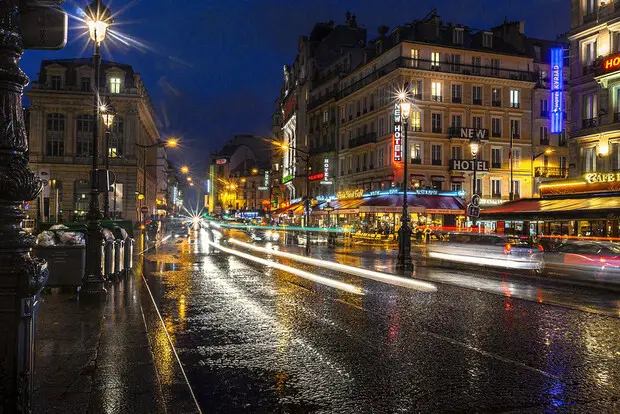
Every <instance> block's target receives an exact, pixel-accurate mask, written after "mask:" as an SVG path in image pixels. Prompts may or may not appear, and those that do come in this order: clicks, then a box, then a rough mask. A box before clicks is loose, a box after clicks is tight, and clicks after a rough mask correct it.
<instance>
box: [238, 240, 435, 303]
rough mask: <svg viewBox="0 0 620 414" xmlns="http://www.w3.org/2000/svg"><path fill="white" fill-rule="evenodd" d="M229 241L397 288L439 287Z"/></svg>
mask: <svg viewBox="0 0 620 414" xmlns="http://www.w3.org/2000/svg"><path fill="white" fill-rule="evenodd" d="M228 241H229V242H231V243H233V244H236V245H238V246H241V247H245V248H246V249H250V250H255V251H257V252H262V253H266V254H271V255H274V256H280V257H285V258H287V259H291V260H294V261H297V262H302V263H306V264H311V265H314V266H318V267H324V268H326V269H331V270H336V271H338V272H343V273H349V274H352V275H355V276H359V277H362V278H366V279H372V280H375V281H377V282H383V283H389V284H391V285H397V286H402V287H406V288H409V289H416V290H421V291H423V292H437V286H436V285H435V284H433V283H429V282H422V281H420V280H415V279H410V278H404V277H400V276H393V275H388V274H386V273H381V272H375V271H373V270H367V269H360V268H359V267H353V266H348V265H343V264H340V263H333V262H328V261H326V260H318V259H313V258H311V257H306V256H300V255H297V254H292V253H286V252H281V251H279V250H272V249H266V248H264V247H258V246H253V245H251V244H248V243H244V242H242V241H239V240H235V239H229V240H228Z"/></svg>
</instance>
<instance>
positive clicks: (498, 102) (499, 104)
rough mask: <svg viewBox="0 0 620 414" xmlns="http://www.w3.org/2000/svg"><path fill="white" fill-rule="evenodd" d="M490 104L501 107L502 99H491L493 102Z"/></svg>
mask: <svg viewBox="0 0 620 414" xmlns="http://www.w3.org/2000/svg"><path fill="white" fill-rule="evenodd" d="M491 106H497V107H501V106H502V101H493V102H491Z"/></svg>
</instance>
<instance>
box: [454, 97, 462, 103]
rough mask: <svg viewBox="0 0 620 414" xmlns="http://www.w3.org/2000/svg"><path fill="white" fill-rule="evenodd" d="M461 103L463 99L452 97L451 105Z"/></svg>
mask: <svg viewBox="0 0 620 414" xmlns="http://www.w3.org/2000/svg"><path fill="white" fill-rule="evenodd" d="M461 102H463V98H461V97H460V96H453V97H452V103H461Z"/></svg>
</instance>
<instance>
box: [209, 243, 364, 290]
mask: <svg viewBox="0 0 620 414" xmlns="http://www.w3.org/2000/svg"><path fill="white" fill-rule="evenodd" d="M207 243H208V244H210V245H211V246H212V247H213V248H215V249H217V250H221V251H223V252H224V253H228V254H232V255H234V256H239V257H241V258H244V259H246V260H250V261H252V262H256V263H259V264H262V265H264V266H269V267H273V268H274V269H279V270H282V271H284V272H287V273H291V274H293V275H295V276H298V277H301V278H303V279H307V280H310V281H312V282H315V283H318V284H321V285H325V286H329V287H332V288H334V289H339V290H343V291H345V292H349V293H353V294H355V295H363V294H364V292H363V290H362V289H361V288H359V287H357V286H353V285H350V284H348V283H344V282H339V281H337V280H333V279H330V278H327V277H323V276H318V275H315V274H312V273H310V272H306V271H304V270H301V269H296V268H294V267H291V266H286V265H283V264H282V263H278V262H274V261H271V260H266V259H261V258H259V257H255V256H252V255H250V254H247V253H242V252H240V251H237V250H235V249H229V248H228V247H224V246H222V245H219V244H216V243H214V242H212V241H211V240H208V239H207Z"/></svg>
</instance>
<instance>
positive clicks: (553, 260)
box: [544, 240, 620, 283]
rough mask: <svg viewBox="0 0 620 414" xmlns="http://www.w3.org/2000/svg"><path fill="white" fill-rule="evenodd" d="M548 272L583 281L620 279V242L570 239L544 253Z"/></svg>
mask: <svg viewBox="0 0 620 414" xmlns="http://www.w3.org/2000/svg"><path fill="white" fill-rule="evenodd" d="M544 271H545V273H546V274H548V275H550V276H560V277H569V278H572V279H579V280H583V281H595V282H605V283H620V245H618V244H617V243H613V242H603V241H580V240H567V241H565V242H563V243H562V244H560V245H559V246H558V247H557V248H556V249H554V251H550V252H546V253H545V269H544Z"/></svg>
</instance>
